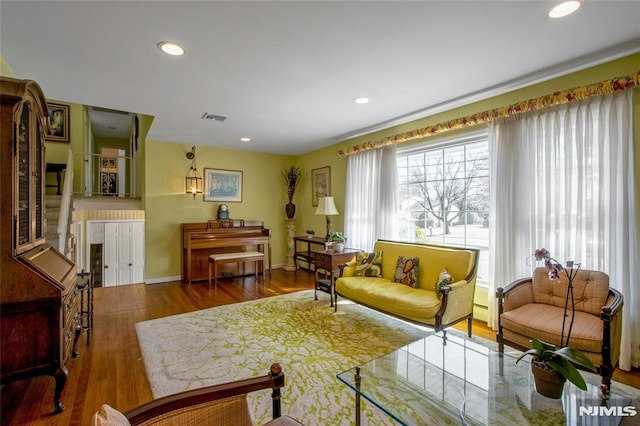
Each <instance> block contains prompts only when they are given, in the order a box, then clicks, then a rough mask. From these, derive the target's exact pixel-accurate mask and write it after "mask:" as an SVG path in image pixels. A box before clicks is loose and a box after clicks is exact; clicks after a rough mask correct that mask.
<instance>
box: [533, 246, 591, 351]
mask: <svg viewBox="0 0 640 426" xmlns="http://www.w3.org/2000/svg"><path fill="white" fill-rule="evenodd" d="M534 256H535V258H536V260H537V261H544V266H545V267H546V268H547V269H548V270H549V279H550V280H557V279H558V278H559V277H560V274H561V273H564V274H565V276H566V277H567V280H568V281H569V285H568V287H567V295H566V297H565V301H564V316H565V317H566V316H567V309H568V308H569V298H571V321H570V322H569V331H568V332H567V340H566V342H565V341H564V327H565V323H566V321H562V333H561V334H560V347H561V348H563V347H565V346H569V338H570V337H571V329H572V328H573V320H574V319H575V310H574V309H573V307H574V304H575V301H574V298H573V280H574V278H575V277H576V275H577V274H578V271H579V270H580V263H575V262H574V261H573V260H567V261H566V262H565V266H563V265H562V263H560V262H558V261H557V260H556V259H554V258H553V257H551V253H549V250H547V249H546V248H540V249H537V250H536V251H535V253H534Z"/></svg>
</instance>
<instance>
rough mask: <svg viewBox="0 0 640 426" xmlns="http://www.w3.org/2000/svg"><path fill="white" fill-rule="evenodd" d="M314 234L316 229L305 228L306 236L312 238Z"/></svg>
mask: <svg viewBox="0 0 640 426" xmlns="http://www.w3.org/2000/svg"><path fill="white" fill-rule="evenodd" d="M314 235H316V231H314V230H313V229H307V238H313V237H314Z"/></svg>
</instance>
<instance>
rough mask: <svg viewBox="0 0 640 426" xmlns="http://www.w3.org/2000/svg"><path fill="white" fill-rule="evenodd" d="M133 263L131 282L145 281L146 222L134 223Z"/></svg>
mask: <svg viewBox="0 0 640 426" xmlns="http://www.w3.org/2000/svg"><path fill="white" fill-rule="evenodd" d="M131 263H132V267H131V282H132V283H136V284H137V283H142V282H144V222H133V223H132V228H131Z"/></svg>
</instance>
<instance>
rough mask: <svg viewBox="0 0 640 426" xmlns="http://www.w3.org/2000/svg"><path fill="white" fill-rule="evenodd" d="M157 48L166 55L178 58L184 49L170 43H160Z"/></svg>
mask: <svg viewBox="0 0 640 426" xmlns="http://www.w3.org/2000/svg"><path fill="white" fill-rule="evenodd" d="M158 48H159V49H160V50H162V51H163V52H164V53H166V54H168V55H173V56H180V55H183V54H184V49H183V48H182V47H180V46H179V45H177V44H176V43H174V42H172V41H161V42H160V43H158Z"/></svg>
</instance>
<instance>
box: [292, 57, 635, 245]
mask: <svg viewBox="0 0 640 426" xmlns="http://www.w3.org/2000/svg"><path fill="white" fill-rule="evenodd" d="M638 70H640V54H635V55H631V56H628V57H625V58H621V59H618V60H615V61H611V62H608V63H605V64H602V65H598V66H595V67H592V68H589V69H586V70H583V71H579V72H576V73H573V74H570V75H566V76H563V77H558V78H555V79H552V80H549V81H546V82H542V83H539V84H535V85H533V86H530V87H526V88H523V89H519V90H515V91H513V92H509V93H506V94H504V95H500V96H495V97H492V98H489V99H486V100H483V101H479V102H475V103H472V104H469V105H465V106H462V107H459V108H455V109H452V110H449V111H445V112H442V113H439V114H435V115H431V116H428V117H424V118H421V119H418V120H415V121H412V122H409V123H406V124H403V125H399V126H395V127H391V128H389V129H385V130H381V131H378V132H374V133H371V134H368V135H364V136H360V137H358V138H354V139H351V140H347V141H343V142H340V143H338V144H336V145H333V146H330V147H327V148H323V149H320V150H317V151H313V152H309V153H306V154H304V155H301V156H299V157H298V161H299V162H301V163H303V164H305V165H307V166H310V167H312V168H316V167H322V166H324V165H330V166H331V178H332V185H331V186H332V195H333V196H334V197H335V201H336V206H337V208H338V211H339V212H340V213H343V212H344V190H345V182H346V165H347V157H342V158H339V157H337V154H336V153H337V151H338V150H339V149H346V148H348V147H351V146H353V145H359V144H363V143H365V142H370V141H377V140H380V139H382V138H384V137H387V136H391V135H395V134H398V133H402V132H405V131H408V130H414V129H420V128H423V127H427V126H431V125H435V124H438V123H443V122H446V121H449V120H453V119H456V118H460V117H465V116H468V115H472V114H476V113H479V112H482V111H486V110H490V109H493V108H498V107H502V106H507V105H510V104H513V103H517V102H520V101H523V100H527V99H531V98H536V97H539V96H544V95H547V94H550V93H553V92H555V91H558V90H563V89H569V88H572V87H576V86H583V85H588V84H592V83H596V82H598V81H602V80H606V79H609V78H613V77H618V76H622V75H627V74H631V73H634V72H637V71H638ZM634 101H635V120H634V124H635V127H636V129H638V128H640V88H636V89H635V90H634ZM481 127H486V126H477V127H476V129H478V128H481ZM469 130H472V128H469V129H466V130H464V132H466V131H469ZM456 133H461V131H457V132H450V133H448V134H447V133H445V134H444V135H441V136H440V137H450V136H453V135H455V134H456ZM427 140H428V139H427ZM434 140H435V138H434ZM421 142H424V140H423V141H420V142H407V143H404V144H401V145H399V146H402V147H406V146H410V145H411V144H416V143H421ZM635 146H636V151H635V156H636V179H638V182H639V183H640V131H636V132H635ZM636 187H640V185H637V186H636ZM309 191H310V186H309V182H305V184H304V187H303V189H302V190H301V192H304V193H306V194H307V195H305V197H307V196H308V198H309V199H310V198H311V196H310V195H308V194H309ZM638 198H639V197H636V199H638ZM309 206H310V202H309ZM300 213H301V216H299V220H298V225H297V231H298V234H300V233H301V232H303V231H304V230H305V227H304V225H302V224H304V223H306V224H313V228H314V229H315V231H316V234H318V231H323V230H324V219H320V218H319V217H317V216H314V215H313V211H312V209H311V208H310V207H309V208H306V209H302V210H301V212H300ZM639 215H640V212H639ZM343 228H344V216H343V215H342V214H341V215H340V216H334V217H333V229H334V230H342V229H343ZM320 235H322V234H320ZM347 238H348V235H347Z"/></svg>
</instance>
